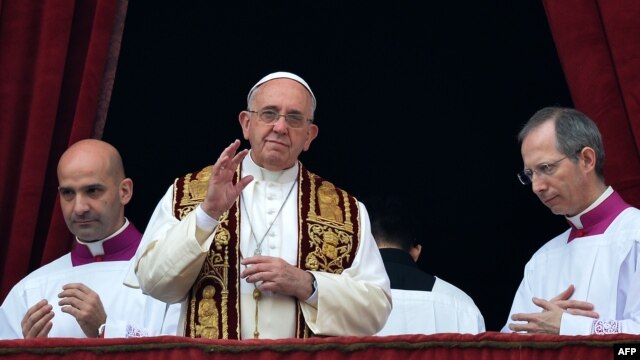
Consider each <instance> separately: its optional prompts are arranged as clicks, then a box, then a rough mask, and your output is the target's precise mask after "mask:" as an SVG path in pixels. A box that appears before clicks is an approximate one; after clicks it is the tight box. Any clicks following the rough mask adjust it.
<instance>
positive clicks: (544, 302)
mask: <svg viewBox="0 0 640 360" xmlns="http://www.w3.org/2000/svg"><path fill="white" fill-rule="evenodd" d="M532 301H533V303H534V304H536V306H539V307H541V308H542V309H544V310H549V311H550V310H552V309H553V308H554V306H556V305H554V304H553V303H552V302H551V301H547V300H545V299H540V298H537V297H534V298H533V299H532Z"/></svg>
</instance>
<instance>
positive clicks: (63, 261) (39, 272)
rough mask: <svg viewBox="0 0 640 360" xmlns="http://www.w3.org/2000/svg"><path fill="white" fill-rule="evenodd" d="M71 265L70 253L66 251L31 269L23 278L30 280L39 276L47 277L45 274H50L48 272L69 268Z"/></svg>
mask: <svg viewBox="0 0 640 360" xmlns="http://www.w3.org/2000/svg"><path fill="white" fill-rule="evenodd" d="M72 267H73V265H72V264H71V253H66V254H64V255H62V256H61V257H59V258H57V259H55V260H53V261H52V262H50V263H48V264H46V265H43V266H41V267H39V268H37V269H35V270H33V271H32V272H31V273H30V274H29V275H27V276H26V277H25V278H24V279H23V280H31V279H35V278H40V277H47V276H50V274H52V273H55V272H58V271H64V270H67V269H71V268H72Z"/></svg>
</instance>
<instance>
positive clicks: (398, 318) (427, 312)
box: [377, 277, 485, 335]
mask: <svg viewBox="0 0 640 360" xmlns="http://www.w3.org/2000/svg"><path fill="white" fill-rule="evenodd" d="M391 296H392V298H393V310H391V314H390V315H389V319H388V320H387V323H386V324H385V326H384V328H383V329H382V330H381V331H380V332H378V334H377V335H403V334H437V333H467V334H478V333H481V332H484V331H485V325H484V318H483V317H482V314H481V313H480V309H478V307H477V306H476V304H475V303H474V302H473V300H472V299H471V297H469V295H467V294H466V293H465V292H464V291H462V290H460V289H459V288H457V287H456V286H454V285H452V284H450V283H448V282H446V281H444V280H442V279H440V278H437V277H436V281H435V283H434V284H433V289H432V290H431V291H418V290H401V289H391Z"/></svg>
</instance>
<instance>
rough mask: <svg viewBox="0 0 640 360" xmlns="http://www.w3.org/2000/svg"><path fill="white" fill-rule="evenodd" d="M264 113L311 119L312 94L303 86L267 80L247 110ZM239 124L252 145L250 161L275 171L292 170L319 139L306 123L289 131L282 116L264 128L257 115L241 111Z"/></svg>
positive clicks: (312, 128)
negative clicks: (301, 116)
mask: <svg viewBox="0 0 640 360" xmlns="http://www.w3.org/2000/svg"><path fill="white" fill-rule="evenodd" d="M266 109H268V110H273V111H275V112H277V113H278V114H292V113H298V114H302V115H303V116H304V117H305V119H311V118H312V116H313V114H312V98H311V94H309V92H308V91H307V89H306V88H305V87H304V86H303V85H302V84H300V83H298V82H297V81H294V80H291V79H286V78H282V79H273V80H270V81H268V82H266V83H264V84H262V85H261V86H260V87H259V88H258V89H257V90H256V93H255V94H254V99H253V101H252V103H251V104H250V110H252V111H256V112H260V111H262V110H266ZM239 120H240V125H241V126H242V133H243V135H244V138H245V139H246V140H249V142H250V143H251V158H252V159H253V161H254V162H255V163H256V164H257V165H259V166H261V167H263V168H265V169H269V170H274V171H277V170H284V169H288V168H290V167H292V166H293V165H294V164H295V162H296V161H297V160H298V156H299V155H300V153H302V151H306V150H308V149H309V146H310V145H311V142H312V141H313V139H315V137H316V136H317V135H318V127H317V126H316V125H315V124H313V123H311V122H307V121H305V122H304V125H303V126H302V127H299V128H292V127H290V126H289V125H287V122H286V120H285V118H284V116H281V117H279V118H278V119H277V120H276V121H275V122H273V123H271V124H266V123H264V122H262V121H261V120H260V119H259V115H258V114H257V113H252V112H247V111H243V112H241V113H240V116H239Z"/></svg>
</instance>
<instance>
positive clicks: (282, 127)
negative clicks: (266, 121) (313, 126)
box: [273, 114, 289, 134]
mask: <svg viewBox="0 0 640 360" xmlns="http://www.w3.org/2000/svg"><path fill="white" fill-rule="evenodd" d="M288 130H289V124H287V118H286V115H282V114H278V120H276V121H274V122H273V131H275V132H277V133H280V134H286V133H287V131H288Z"/></svg>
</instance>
